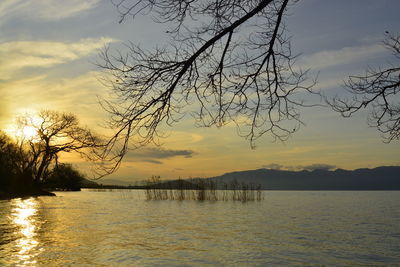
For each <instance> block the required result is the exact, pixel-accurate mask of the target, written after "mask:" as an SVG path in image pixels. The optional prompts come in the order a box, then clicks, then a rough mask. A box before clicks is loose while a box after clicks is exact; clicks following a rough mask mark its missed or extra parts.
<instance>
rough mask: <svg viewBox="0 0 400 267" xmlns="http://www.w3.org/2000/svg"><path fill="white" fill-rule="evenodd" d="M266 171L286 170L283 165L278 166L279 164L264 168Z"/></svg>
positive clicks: (271, 164)
mask: <svg viewBox="0 0 400 267" xmlns="http://www.w3.org/2000/svg"><path fill="white" fill-rule="evenodd" d="M262 167H263V168H265V169H271V170H281V169H283V168H284V166H283V165H281V164H277V163H270V164H266V165H263V166H262Z"/></svg>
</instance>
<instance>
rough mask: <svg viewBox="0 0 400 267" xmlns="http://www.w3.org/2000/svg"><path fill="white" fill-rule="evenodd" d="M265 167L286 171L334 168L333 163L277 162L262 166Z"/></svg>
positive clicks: (327, 169)
mask: <svg viewBox="0 0 400 267" xmlns="http://www.w3.org/2000/svg"><path fill="white" fill-rule="evenodd" d="M262 167H263V168H265V169H271V170H286V171H301V170H305V171H315V170H326V171H329V170H333V169H336V166H335V165H331V164H325V163H314V164H310V165H296V166H292V165H281V164H278V163H270V164H266V165H263V166H262Z"/></svg>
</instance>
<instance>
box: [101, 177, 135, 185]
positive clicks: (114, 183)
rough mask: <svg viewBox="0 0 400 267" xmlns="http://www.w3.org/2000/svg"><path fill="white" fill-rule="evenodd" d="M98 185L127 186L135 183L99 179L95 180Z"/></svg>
mask: <svg viewBox="0 0 400 267" xmlns="http://www.w3.org/2000/svg"><path fill="white" fill-rule="evenodd" d="M96 182H97V183H98V184H103V185H119V186H129V185H133V184H135V182H127V181H121V180H117V179H103V178H102V179H99V180H96Z"/></svg>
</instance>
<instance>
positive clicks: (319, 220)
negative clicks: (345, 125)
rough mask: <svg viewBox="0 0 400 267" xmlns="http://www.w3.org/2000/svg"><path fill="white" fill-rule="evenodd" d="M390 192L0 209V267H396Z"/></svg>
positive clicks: (110, 198)
mask: <svg viewBox="0 0 400 267" xmlns="http://www.w3.org/2000/svg"><path fill="white" fill-rule="evenodd" d="M399 264H400V191H384V192H383V191H357V192H352V191H266V192H264V200H262V201H252V202H245V203H242V202H239V201H214V202H212V201H203V202H200V201H195V200H185V201H177V200H151V201H148V200H146V199H145V197H144V192H143V191H140V190H132V191H130V190H116V191H110V192H94V191H81V192H57V197H37V198H27V199H13V200H8V201H7V200H2V201H0V266H304V265H306V266H332V265H335V266H398V265H399Z"/></svg>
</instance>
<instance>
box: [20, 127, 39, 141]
mask: <svg viewBox="0 0 400 267" xmlns="http://www.w3.org/2000/svg"><path fill="white" fill-rule="evenodd" d="M22 135H23V137H24V138H25V139H33V138H35V137H37V131H36V129H35V127H33V126H25V127H24V128H23V129H22Z"/></svg>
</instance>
